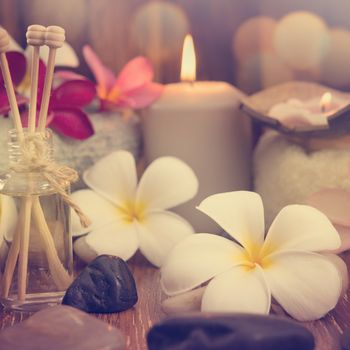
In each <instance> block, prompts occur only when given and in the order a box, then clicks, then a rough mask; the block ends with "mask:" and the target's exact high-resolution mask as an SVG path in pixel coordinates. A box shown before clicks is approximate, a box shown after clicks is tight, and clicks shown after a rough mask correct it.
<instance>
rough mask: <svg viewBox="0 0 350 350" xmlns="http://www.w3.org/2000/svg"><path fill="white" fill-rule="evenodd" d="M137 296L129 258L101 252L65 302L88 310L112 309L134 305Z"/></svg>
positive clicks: (78, 279) (109, 310) (77, 281)
mask: <svg viewBox="0 0 350 350" xmlns="http://www.w3.org/2000/svg"><path fill="white" fill-rule="evenodd" d="M137 299H138V297H137V290H136V284H135V280H134V277H133V275H132V273H131V272H130V270H129V267H128V265H127V264H126V262H125V261H124V260H122V259H120V258H118V257H116V256H111V255H100V256H98V257H97V258H96V259H95V260H93V261H92V262H91V263H90V264H88V265H87V267H86V268H85V269H84V270H83V271H82V272H81V273H80V275H79V276H78V277H77V278H76V279H75V280H74V281H73V283H72V284H71V285H70V287H69V288H68V289H67V291H66V294H65V296H64V298H63V300H62V304H65V305H70V306H73V307H76V308H78V309H80V310H83V311H86V312H93V313H112V312H120V311H124V310H127V309H130V308H131V307H133V306H134V305H135V304H136V302H137Z"/></svg>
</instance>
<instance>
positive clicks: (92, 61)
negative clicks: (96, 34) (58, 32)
mask: <svg viewBox="0 0 350 350" xmlns="http://www.w3.org/2000/svg"><path fill="white" fill-rule="evenodd" d="M83 55H84V58H85V60H86V62H87V64H88V65H89V67H90V69H91V71H92V73H93V74H94V76H95V79H96V82H97V88H96V90H97V96H98V98H99V99H100V102H101V105H100V108H101V110H113V109H120V108H132V109H139V108H144V107H146V106H148V105H150V104H151V103H153V102H154V101H155V100H156V99H158V98H159V96H160V95H161V93H162V92H163V88H164V87H163V86H162V85H161V84H157V83H154V82H152V79H153V75H154V73H153V68H152V65H151V63H150V62H149V61H148V60H147V59H146V58H145V57H141V56H139V57H136V58H134V59H132V60H131V61H130V62H128V63H127V64H126V65H125V67H124V68H123V69H122V70H121V72H120V73H119V74H118V75H117V76H116V77H115V76H114V73H113V72H112V71H111V70H110V69H108V68H107V67H105V66H104V65H103V64H102V62H101V61H100V59H99V58H98V57H97V55H96V53H95V52H94V51H93V50H92V49H91V47H90V46H84V48H83Z"/></svg>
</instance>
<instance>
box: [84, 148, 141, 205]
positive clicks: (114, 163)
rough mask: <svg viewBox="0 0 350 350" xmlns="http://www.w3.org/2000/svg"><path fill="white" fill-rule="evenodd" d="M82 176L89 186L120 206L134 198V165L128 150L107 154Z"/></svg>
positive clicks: (135, 177)
mask: <svg viewBox="0 0 350 350" xmlns="http://www.w3.org/2000/svg"><path fill="white" fill-rule="evenodd" d="M83 178H84V181H85V183H86V184H87V185H88V186H89V187H90V188H92V189H93V190H94V191H96V192H97V193H99V194H100V195H101V196H103V197H105V198H106V199H108V200H110V201H111V202H113V203H115V204H118V205H119V206H121V207H125V206H126V205H127V204H128V203H129V202H130V201H134V199H135V193H136V185H137V175H136V165H135V159H134V157H133V156H132V154H131V153H130V152H127V151H116V152H113V153H111V154H109V155H108V156H106V157H104V158H102V159H100V160H99V161H97V162H96V163H95V164H94V165H93V166H92V167H91V168H90V169H88V170H87V171H85V173H84V176H83Z"/></svg>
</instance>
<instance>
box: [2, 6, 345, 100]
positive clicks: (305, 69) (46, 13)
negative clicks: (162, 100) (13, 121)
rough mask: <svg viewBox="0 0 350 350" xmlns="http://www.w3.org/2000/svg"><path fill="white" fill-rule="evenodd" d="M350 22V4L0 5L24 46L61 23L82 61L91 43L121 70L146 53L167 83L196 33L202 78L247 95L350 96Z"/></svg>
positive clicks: (4, 19)
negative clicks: (37, 29)
mask: <svg viewBox="0 0 350 350" xmlns="http://www.w3.org/2000/svg"><path fill="white" fill-rule="evenodd" d="M349 18H350V1H348V0H334V1H329V0H308V1H305V0H293V1H287V0H249V1H242V0H172V1H166V0H148V1H147V0H74V1H71V0H60V1H56V0H55V1H54V0H0V24H1V25H3V26H4V27H5V28H6V29H7V30H8V31H9V32H10V33H11V34H12V35H13V36H14V37H15V38H16V39H17V40H18V41H19V42H20V43H21V44H22V45H24V43H25V38H24V35H23V33H24V32H25V28H26V26H27V25H28V24H32V23H41V24H44V25H48V24H53V23H54V24H58V25H62V26H64V27H65V28H66V30H67V34H68V35H67V38H68V41H69V42H70V43H71V44H72V45H73V47H74V48H75V49H76V50H77V52H78V53H79V55H80V51H81V48H82V46H83V45H84V44H87V43H88V44H90V45H91V46H92V47H93V48H94V49H95V50H96V51H97V52H98V54H99V55H100V56H101V58H102V60H103V61H104V63H106V64H107V65H108V66H110V67H111V68H112V69H113V70H114V71H115V72H117V71H118V70H120V69H121V67H122V66H123V64H125V63H126V62H127V60H129V59H130V58H132V57H134V56H135V55H138V54H142V55H146V56H147V57H149V58H150V60H151V61H152V62H153V64H154V66H155V72H156V79H157V80H158V81H160V82H163V83H168V82H173V81H178V79H179V66H180V56H181V54H180V52H181V47H182V42H183V38H184V36H185V34H186V33H187V32H192V34H193V36H194V40H195V44H196V49H197V59H198V79H200V80H224V81H228V82H230V83H232V84H234V85H236V86H238V87H239V88H241V89H242V90H243V91H245V92H247V93H252V92H255V91H258V90H260V89H262V88H265V87H268V86H271V85H274V84H278V83H281V82H284V81H289V80H294V79H296V80H308V81H315V82H319V83H322V84H325V85H328V86H331V87H334V88H338V89H342V90H350V69H349V68H350V20H349ZM80 57H81V55H80ZM79 70H80V71H81V72H83V73H86V74H89V72H88V70H87V67H86V66H85V65H84V63H83V62H82V65H81V67H80V68H79Z"/></svg>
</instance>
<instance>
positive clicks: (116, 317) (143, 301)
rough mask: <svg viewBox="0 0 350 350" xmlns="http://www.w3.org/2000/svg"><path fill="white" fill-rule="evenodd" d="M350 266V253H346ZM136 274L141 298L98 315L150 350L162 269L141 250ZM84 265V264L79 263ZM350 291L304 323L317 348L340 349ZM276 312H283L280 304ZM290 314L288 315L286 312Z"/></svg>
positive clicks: (134, 262)
mask: <svg viewBox="0 0 350 350" xmlns="http://www.w3.org/2000/svg"><path fill="white" fill-rule="evenodd" d="M344 259H345V261H346V262H347V265H348V266H350V253H348V254H347V255H346V256H344ZM129 266H130V268H131V270H132V273H133V275H134V277H135V280H136V284H137V290H138V295H139V301H138V303H137V304H136V306H135V307H134V308H132V309H130V310H128V311H125V312H121V313H118V314H104V315H102V314H100V315H96V317H98V318H99V319H101V320H103V321H105V322H107V323H109V324H111V325H113V326H115V327H117V328H119V329H120V330H121V331H122V332H123V334H124V335H125V336H126V341H127V350H147V344H146V335H147V332H148V330H149V329H150V327H152V325H153V324H155V323H157V322H158V321H160V320H161V319H163V318H164V317H166V315H165V314H164V313H163V312H162V310H161V300H162V298H164V295H163V294H162V292H161V289H160V286H159V279H160V274H159V270H158V269H156V268H154V267H153V266H152V265H150V264H149V263H148V262H147V261H146V260H145V259H144V258H143V257H142V256H141V255H140V254H137V255H136V256H135V257H134V258H133V259H131V260H130V261H129ZM78 268H79V269H80V268H81V265H79V267H78ZM349 298H350V292H349V291H348V292H347V294H346V295H345V296H344V298H343V299H342V300H341V301H340V302H339V303H338V305H337V307H336V308H335V309H334V310H333V311H332V312H330V313H329V314H328V315H326V317H324V318H323V319H322V320H318V321H313V322H305V323H303V325H304V326H305V327H306V328H308V329H309V330H310V331H311V332H312V333H313V334H314V336H315V339H316V348H315V350H340V346H339V336H340V334H341V333H342V332H343V330H344V329H346V328H348V327H350V303H349V301H350V299H349ZM274 311H275V313H278V314H283V312H282V311H281V310H280V309H279V308H275V310H274ZM29 316H30V314H29V313H21V312H4V311H2V313H1V314H0V329H3V328H6V327H10V326H12V325H13V324H15V323H18V322H21V321H23V320H25V319H26V318H28V317H29ZM286 317H287V316H286Z"/></svg>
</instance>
